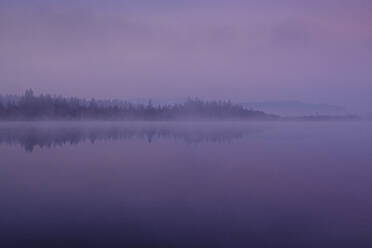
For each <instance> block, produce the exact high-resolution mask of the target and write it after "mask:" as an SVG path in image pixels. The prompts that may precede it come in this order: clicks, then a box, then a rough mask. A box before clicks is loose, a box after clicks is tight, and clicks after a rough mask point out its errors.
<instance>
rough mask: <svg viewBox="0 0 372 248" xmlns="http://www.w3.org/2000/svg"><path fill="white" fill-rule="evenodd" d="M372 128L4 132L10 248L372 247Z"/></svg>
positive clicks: (89, 127) (0, 184)
mask: <svg viewBox="0 0 372 248" xmlns="http://www.w3.org/2000/svg"><path fill="white" fill-rule="evenodd" d="M371 148H372V127H371V123H369V122H219V123H216V122H199V123H192V122H154V123H149V122H147V123H145V122H133V123H131V122H127V123H124V122H66V123H57V122H25V123H12V122H9V123H1V124H0V157H1V166H0V193H1V205H0V244H1V246H2V247H363V248H364V247H371V245H372V238H371V237H370V230H372V212H371V208H372V198H371V197H370V196H371V193H372V180H371V178H372V166H371V161H372V153H371V152H370V151H371Z"/></svg>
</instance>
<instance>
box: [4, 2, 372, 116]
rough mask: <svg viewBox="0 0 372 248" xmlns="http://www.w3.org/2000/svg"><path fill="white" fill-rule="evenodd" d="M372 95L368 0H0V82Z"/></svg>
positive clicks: (358, 101)
mask: <svg viewBox="0 0 372 248" xmlns="http://www.w3.org/2000/svg"><path fill="white" fill-rule="evenodd" d="M25 88H34V89H35V91H36V92H49V93H53V94H64V95H74V96H84V97H90V96H94V97H99V98H108V97H115V98H149V97H151V98H165V99H172V98H178V97H187V96H198V97H203V98H224V99H226V98H229V99H232V100H236V101H241V100H246V101H258V100H284V99H298V100H303V101H307V102H314V103H319V102H326V103H331V104H340V105H345V106H350V107H353V108H361V107H363V106H364V108H365V109H367V108H369V107H370V106H371V105H372V1H371V0H312V1H309V0H251V1H249V0H247V1H239V0H182V1H176V0H164V1H161V0H157V1H154V0H135V1H119V0H117V1H114V0H106V1H98V0H17V1H14V0H0V92H1V93H2V94H8V93H21V92H23V91H24V89H25Z"/></svg>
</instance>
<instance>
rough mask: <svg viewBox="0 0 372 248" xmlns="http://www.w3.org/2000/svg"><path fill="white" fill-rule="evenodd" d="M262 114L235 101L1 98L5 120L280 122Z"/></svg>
mask: <svg viewBox="0 0 372 248" xmlns="http://www.w3.org/2000/svg"><path fill="white" fill-rule="evenodd" d="M276 118H278V116H275V115H269V114H266V113H264V112H262V111H256V110H252V109H247V108H245V107H243V106H241V105H239V104H234V103H232V102H231V101H204V100H201V99H198V98H188V99H187V100H186V101H185V102H184V103H182V104H165V105H156V106H155V105H154V104H153V103H152V102H151V100H149V101H148V103H147V104H141V103H131V102H129V101H121V100H96V99H94V98H92V99H83V98H76V97H70V98H66V97H62V96H52V95H48V94H47V95H45V94H41V95H35V94H34V92H33V90H31V89H29V90H26V92H25V94H24V95H23V96H0V119H1V120H184V119H202V120H203V119H229V120H231V119H239V120H240V119H259V120H268V119H276Z"/></svg>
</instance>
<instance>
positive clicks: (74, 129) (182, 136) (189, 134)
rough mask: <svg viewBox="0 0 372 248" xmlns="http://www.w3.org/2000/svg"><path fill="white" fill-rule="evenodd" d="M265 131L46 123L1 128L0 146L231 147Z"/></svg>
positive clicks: (236, 127) (230, 127)
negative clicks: (131, 143)
mask: <svg viewBox="0 0 372 248" xmlns="http://www.w3.org/2000/svg"><path fill="white" fill-rule="evenodd" d="M262 131H263V128H262V127H261V128H259V127H252V126H251V127H242V126H241V125H211V124H206V125H203V124H199V125H197V126H194V125H191V126H190V125H187V124H181V123H178V124H177V125H166V124H165V123H159V125H155V124H151V125H145V123H133V124H132V125H114V124H112V125H111V124H110V125H106V124H100V123H94V122H82V123H80V124H79V123H70V124H69V123H66V122H62V123H59V122H54V123H53V122H46V123H38V124H36V125H30V124H29V123H27V124H22V123H13V124H12V125H9V124H3V125H0V144H6V145H12V144H16V145H21V147H23V149H24V150H25V151H27V152H33V150H34V149H35V147H39V148H55V147H59V146H64V145H74V144H79V143H84V142H91V143H95V142H98V141H115V140H134V139H136V140H142V141H145V142H147V143H149V144H150V143H152V142H154V141H156V140H174V141H180V142H183V143H186V144H200V143H230V142H232V141H235V140H239V139H243V138H244V137H247V136H252V135H254V134H257V133H260V132H262Z"/></svg>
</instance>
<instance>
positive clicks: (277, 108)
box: [241, 101, 346, 116]
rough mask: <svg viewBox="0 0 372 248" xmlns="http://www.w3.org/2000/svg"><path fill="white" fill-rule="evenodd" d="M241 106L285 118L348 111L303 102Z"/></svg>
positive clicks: (247, 104) (335, 113) (337, 107)
mask: <svg viewBox="0 0 372 248" xmlns="http://www.w3.org/2000/svg"><path fill="white" fill-rule="evenodd" d="M241 105H242V106H244V107H246V108H249V109H256V110H260V111H264V112H266V113H271V114H277V115H283V116H303V115H343V114H346V110H345V109H344V108H343V107H340V106H335V105H329V104H313V103H304V102H301V101H265V102H243V103H241Z"/></svg>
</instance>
